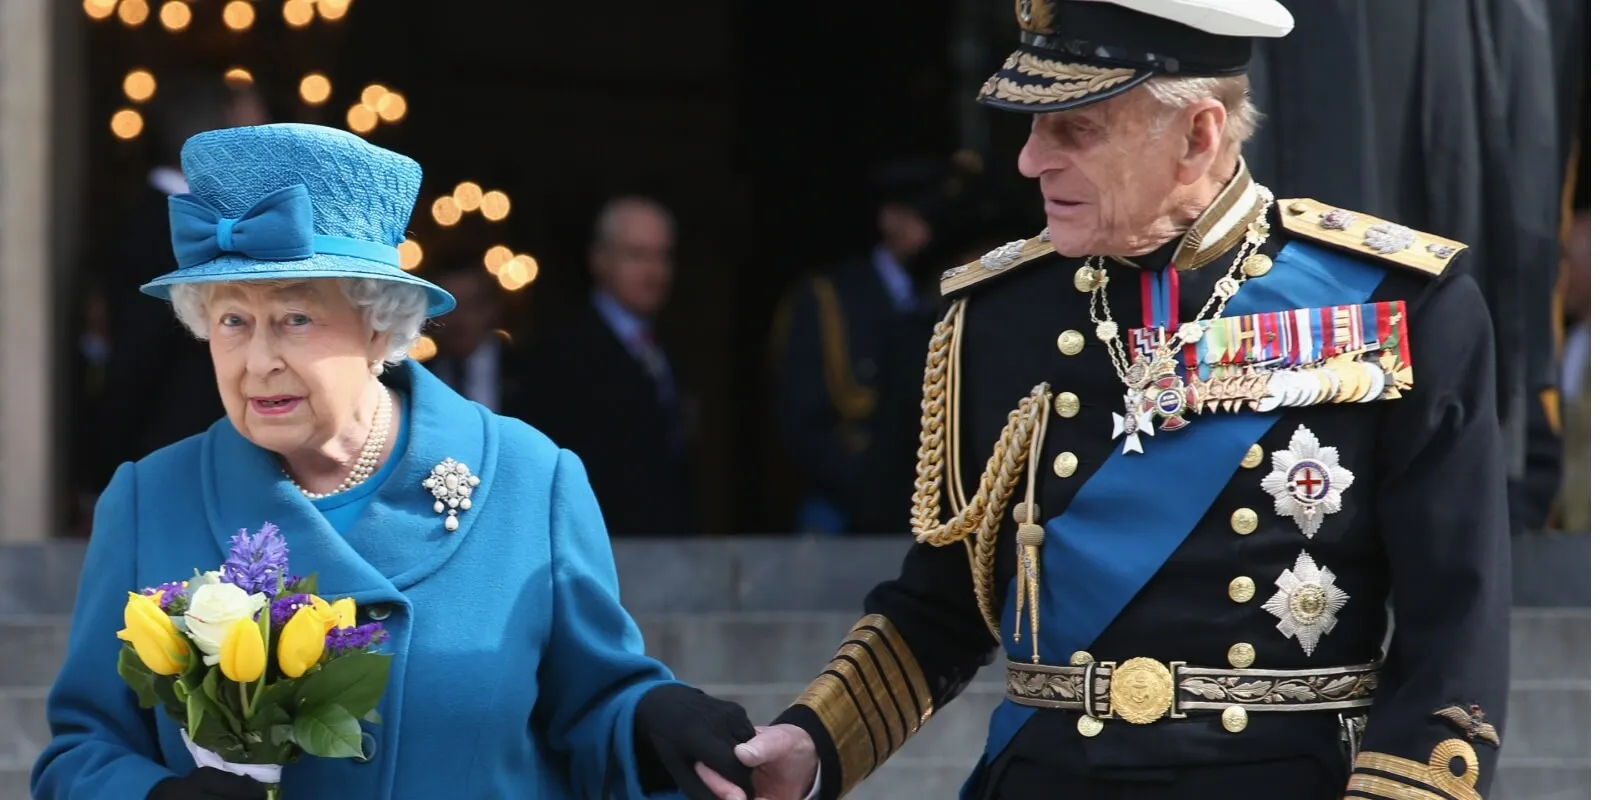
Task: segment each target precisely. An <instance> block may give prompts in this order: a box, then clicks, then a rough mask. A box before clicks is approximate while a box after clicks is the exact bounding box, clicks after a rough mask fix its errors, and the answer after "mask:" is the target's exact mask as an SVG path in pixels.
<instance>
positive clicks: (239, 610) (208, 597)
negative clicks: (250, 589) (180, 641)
mask: <svg viewBox="0 0 1600 800" xmlns="http://www.w3.org/2000/svg"><path fill="white" fill-rule="evenodd" d="M266 604H267V596H266V595H264V594H261V593H260V592H257V593H255V594H245V592H244V590H243V589H240V588H239V587H237V586H234V585H233V584H231V583H207V584H205V585H203V586H201V587H200V588H198V589H194V590H193V591H192V592H191V593H190V594H189V610H188V611H185V612H184V614H183V620H184V622H186V623H188V628H189V638H190V639H192V640H194V644H195V646H196V647H198V648H200V652H202V653H204V654H205V663H206V666H208V667H209V666H212V665H214V664H216V663H217V661H218V660H220V659H219V657H218V656H217V653H218V652H220V651H221V650H222V637H223V636H225V635H227V633H228V628H229V626H231V625H233V623H235V622H238V621H239V620H241V619H247V618H250V617H254V616H255V614H256V612H257V611H260V610H261V607H262V606H264V605H266Z"/></svg>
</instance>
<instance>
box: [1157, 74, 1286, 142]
mask: <svg viewBox="0 0 1600 800" xmlns="http://www.w3.org/2000/svg"><path fill="white" fill-rule="evenodd" d="M1143 88H1144V90H1145V91H1146V92H1148V93H1149V94H1150V96H1151V97H1152V98H1154V99H1155V101H1156V102H1157V103H1158V104H1160V105H1161V106H1163V107H1164V108H1167V109H1171V110H1173V111H1176V110H1178V109H1181V108H1184V107H1185V106H1187V105H1189V104H1190V103H1194V102H1197V101H1200V100H1210V99H1215V100H1217V101H1218V102H1220V103H1222V108H1223V110H1224V111H1226V112H1227V115H1228V120H1227V122H1226V123H1224V124H1223V129H1222V144H1223V146H1224V148H1227V147H1230V146H1238V145H1243V144H1244V143H1245V142H1248V141H1250V137H1252V136H1254V135H1255V133H1256V125H1257V124H1259V122H1260V120H1261V112H1259V111H1257V110H1256V106H1255V103H1252V102H1251V101H1250V78H1249V76H1247V75H1233V76H1229V77H1225V78H1173V77H1166V76H1159V77H1155V78H1151V79H1150V80H1148V81H1146V82H1145V83H1144V87H1143ZM1165 123H1166V118H1165V117H1164V118H1163V119H1162V121H1161V122H1160V123H1159V124H1162V125H1164V124H1165Z"/></svg>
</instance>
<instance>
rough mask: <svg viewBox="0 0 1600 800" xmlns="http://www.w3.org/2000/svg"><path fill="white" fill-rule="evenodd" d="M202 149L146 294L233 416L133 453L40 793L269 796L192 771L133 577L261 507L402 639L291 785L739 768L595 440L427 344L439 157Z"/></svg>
mask: <svg viewBox="0 0 1600 800" xmlns="http://www.w3.org/2000/svg"><path fill="white" fill-rule="evenodd" d="M183 168H184V171H185V173H186V175H187V177H188V179H189V182H190V185H191V186H192V187H193V195H190V196H184V197H178V198H174V199H173V201H172V213H171V218H172V238H173V246H174V251H175V253H176V255H177V260H178V265H179V269H178V270H177V271H175V272H173V273H170V274H168V275H166V276H163V277H161V278H159V279H158V280H156V281H154V282H152V283H151V284H149V285H148V286H146V287H144V291H145V292H146V293H147V294H150V295H154V296H156V297H162V298H167V299H170V301H171V303H172V306H173V308H174V309H175V311H176V313H177V316H178V318H179V319H180V320H181V321H182V323H183V324H184V325H185V326H187V327H188V328H189V329H190V330H191V331H193V332H194V334H195V335H196V336H198V337H200V338H201V339H204V340H206V341H208V342H209V343H210V350H211V356H212V359H213V362H214V364H215V368H216V377H217V388H218V390H219V391H220V392H221V396H222V400H223V405H224V407H225V408H226V409H227V418H226V419H223V420H221V421H219V422H217V423H216V424H215V425H213V426H212V427H211V429H210V430H209V431H207V432H206V433H204V434H202V435H199V436H196V437H193V438H191V439H188V440H185V441H182V442H179V443H177V444H175V445H172V446H170V447H167V448H165V449H163V450H160V451H158V452H155V453H152V454H151V455H149V456H148V457H146V458H144V459H142V460H140V461H139V462H137V463H132V464H124V465H122V467H121V468H120V469H118V471H117V473H116V475H115V477H114V478H113V479H112V481H111V484H110V486H109V487H108V488H107V489H106V491H105V493H104V495H103V497H102V499H101V500H100V505H99V508H98V510H97V513H96V514H95V529H94V535H93V538H92V539H91V541H90V545H89V552H88V556H87V559H86V562H85V564H84V569H83V577H82V584H81V587H80V589H79V594H78V601H77V612H76V617H75V619H74V620H73V626H72V632H71V637H70V640H69V643H68V653H67V660H66V664H65V666H64V667H63V669H62V671H61V674H60V676H59V677H58V679H57V682H56V684H55V686H54V688H53V689H52V691H51V693H50V697H49V701H48V714H49V721H50V727H51V732H52V735H53V738H52V740H51V741H50V743H49V745H48V747H46V749H45V751H44V753H43V755H42V756H41V757H40V759H39V761H38V763H37V765H36V766H35V768H34V771H33V793H34V796H35V797H38V798H43V799H44V800H53V799H55V798H61V799H62V800H65V799H66V798H91V797H93V798H113V797H115V798H154V799H156V800H187V799H188V798H224V797H228V798H232V797H239V798H247V797H258V796H262V789H261V787H259V786H257V785H256V784H254V783H253V782H251V781H249V780H248V779H245V778H239V777H236V776H233V775H229V774H227V773H223V772H218V771H216V770H212V769H209V768H205V769H195V762H194V759H193V758H192V757H191V753H190V751H189V750H188V749H187V746H186V744H185V742H184V738H183V736H182V733H181V731H180V730H179V728H178V727H177V726H176V725H174V724H173V722H172V721H171V720H170V719H168V718H167V717H166V715H165V714H158V713H153V712H150V711H145V710H141V708H140V707H139V705H138V704H137V702H136V700H135V697H134V695H133V693H132V692H131V691H130V690H129V689H128V688H127V687H126V686H125V685H124V684H123V683H122V682H121V681H119V680H118V679H117V676H116V668H117V666H116V665H117V652H118V647H119V645H120V642H119V641H118V640H117V629H118V627H119V626H120V623H121V616H120V615H121V610H122V606H123V599H124V598H125V596H126V593H127V592H128V591H129V590H131V589H136V588H138V587H142V586H149V585H155V584H157V583H159V582H161V581H164V580H170V579H171V577H172V576H174V575H183V574H188V573H189V571H190V570H191V569H193V568H194V567H196V566H203V565H206V564H218V563H221V561H222V558H223V554H224V553H226V551H227V550H228V541H229V536H230V535H231V534H232V533H233V532H235V531H237V530H239V529H240V528H244V527H251V528H253V527H255V526H258V525H260V524H261V522H262V521H264V520H270V521H271V522H273V523H274V524H276V525H278V526H279V527H280V528H281V529H282V531H283V532H284V535H285V537H286V539H287V544H288V546H289V548H290V550H291V551H292V554H293V556H292V557H293V566H294V568H295V570H296V571H297V572H301V573H311V572H315V573H316V574H317V575H318V576H319V580H320V588H321V590H322V591H323V592H324V593H326V594H329V595H339V596H346V595H348V596H351V597H353V598H354V599H355V600H356V602H357V604H358V606H359V608H360V614H361V616H362V618H363V619H365V620H382V621H383V623H384V626H385V628H386V630H387V631H388V633H389V636H390V641H389V645H388V646H389V647H390V648H391V649H392V652H393V660H392V666H391V675H390V680H389V685H388V689H387V692H386V694H385V697H384V700H383V703H382V705H381V706H380V707H379V712H380V714H381V717H382V719H383V723H382V724H381V725H379V726H376V727H371V728H367V729H366V730H367V731H368V733H367V735H366V736H364V737H363V740H364V744H365V745H366V747H365V748H364V749H365V752H364V754H363V757H362V758H360V759H354V760H352V759H320V758H308V759H303V760H301V761H299V762H297V763H295V764H293V765H290V766H288V767H287V768H285V769H284V771H283V784H282V788H283V793H284V796H285V797H288V798H293V800H316V799H317V798H339V800H346V799H347V798H351V799H353V798H395V799H396V800H405V799H409V798H416V799H417V800H435V799H436V798H441V797H460V798H479V797H494V798H568V797H572V798H579V797H581V798H613V797H627V798H642V797H646V796H654V795H657V794H669V795H670V794H671V793H672V792H674V791H679V790H681V791H682V792H683V793H684V794H686V795H688V796H689V797H691V798H706V799H707V800H709V798H711V797H712V795H711V794H710V793H709V791H708V790H707V789H706V788H705V786H704V784H703V783H701V782H700V780H699V779H698V778H697V777H696V772H695V769H696V765H697V764H700V765H701V767H700V768H701V769H705V768H707V767H710V768H712V769H716V770H718V771H719V772H721V773H722V774H724V775H734V774H739V773H740V771H741V770H742V767H740V766H739V765H738V764H737V762H732V761H731V758H732V753H733V744H734V743H736V742H737V741H741V740H742V739H743V738H744V737H747V736H749V735H753V733H754V731H753V729H752V728H751V727H750V723H749V720H748V719H746V717H745V715H744V712H743V711H742V710H741V709H740V708H739V707H737V706H735V705H733V704H729V703H724V702H722V701H718V700H714V699H712V698H709V697H707V696H705V695H703V694H701V693H699V692H698V691H696V690H694V689H692V688H690V687H688V686H684V685H682V684H680V683H677V682H675V681H674V680H673V678H672V676H671V674H670V673H669V672H668V670H667V669H666V668H665V667H663V666H662V665H661V664H660V663H658V662H656V661H655V660H652V659H651V658H648V657H646V656H645V655H644V653H643V652H642V644H641V637H640V634H639V631H638V628H637V627H636V626H635V624H634V622H633V620H632V619H631V618H630V617H629V616H628V614H627V612H626V611H624V609H623V607H622V605H621V604H620V602H619V600H618V595H617V583H616V574H615V567H614V565H613V563H612V560H611V551H610V548H609V545H608V539H607V536H606V531H605V529H604V526H603V523H602V520H601V515H600V509H599V508H598V506H597V504H596V502H595V499H594V495H593V493H592V492H591V491H590V488H589V484H588V482H587V480H586V478H585V473H584V468H583V466H582V464H580V463H579V461H578V459H577V458H576V457H575V456H574V455H573V454H572V453H570V452H567V451H564V450H561V449H559V448H558V447H557V446H556V445H555V444H553V443H551V441H550V440H549V439H547V438H545V437H544V436H543V435H541V434H540V433H538V432H537V431H535V430H534V429H532V428H530V427H528V426H527V425H524V424H522V423H520V422H517V421H515V420H511V419H507V418H504V417H499V416H496V415H494V414H492V413H490V412H489V411H487V410H485V409H484V408H482V407H481V406H478V405H475V404H473V403H471V402H469V401H467V400H465V399H463V398H461V397H460V396H458V395H456V394H454V393H453V392H451V391H450V389H448V388H446V387H445V386H444V385H443V384H441V383H440V382H439V381H437V380H435V379H434V378H433V377H431V376H430V375H429V373H428V372H427V371H426V370H425V369H423V368H421V367H420V366H419V365H417V364H416V363H415V362H413V361H408V360H406V353H407V352H408V350H409V348H410V345H411V344H412V342H413V340H415V339H416V338H417V336H418V335H419V331H420V330H421V327H422V325H423V323H424V321H425V320H427V319H428V318H430V317H435V316H438V315H440V314H443V313H445V312H447V311H449V310H450V309H451V308H452V307H453V306H454V300H453V299H452V298H451V297H450V296H449V295H448V294H447V293H445V292H444V291H443V290H441V289H439V288H438V287H435V286H433V285H431V284H429V283H427V282H425V281H423V280H420V279H418V278H416V277H413V276H411V275H408V274H406V273H405V272H403V271H401V270H400V268H399V263H400V262H399V257H398V254H397V250H396V245H397V244H399V243H400V242H401V241H402V239H403V236H404V233H403V232H404V228H405V225H406V222H407V221H408V219H409V218H410V214H411V210H412V206H413V204H414V202H415V200H416V196H417V192H418V189H419V186H420V183H421V177H422V176H421V170H420V168H419V167H418V165H417V164H416V163H415V162H414V161H412V160H410V159H408V158H405V157H403V156H400V155H397V154H394V153H390V152H387V151H385V150H382V149H379V148H377V147H374V146H372V145H370V144H367V143H366V142H365V141H363V140H361V139H360V138H358V137H356V136H353V135H350V134H347V133H344V132H341V131H336V130H330V129H326V128H320V127H313V126H305V125H271V126H264V127H257V128H242V129H234V130H228V131H216V132H211V133H206V134H202V135H200V136H197V137H195V138H194V139H192V140H190V142H189V143H188V144H187V145H186V146H185V148H184V151H183ZM552 391H559V387H552ZM135 402H137V400H135ZM441 464H444V465H448V466H449V468H450V469H455V470H459V469H460V467H458V466H457V465H464V467H465V469H466V470H468V471H469V473H470V475H472V476H475V477H477V479H478V483H477V485H476V489H475V491H474V492H473V494H472V495H471V503H470V504H466V503H463V504H461V506H460V509H447V510H446V511H445V512H444V513H441V512H438V511H436V509H435V498H434V496H433V494H432V493H431V492H430V490H429V489H427V488H424V486H423V481H424V479H425V478H426V477H427V476H428V475H429V474H430V473H431V472H432V471H433V470H434V469H435V467H436V465H441ZM741 780H743V781H744V785H745V786H748V773H747V772H745V773H744V774H743V776H742V778H741ZM747 796H748V795H747Z"/></svg>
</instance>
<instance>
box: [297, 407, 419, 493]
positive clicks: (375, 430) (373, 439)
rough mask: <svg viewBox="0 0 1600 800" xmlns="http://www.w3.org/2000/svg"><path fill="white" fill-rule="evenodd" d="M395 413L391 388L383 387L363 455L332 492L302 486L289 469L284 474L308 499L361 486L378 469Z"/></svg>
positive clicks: (362, 449)
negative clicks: (381, 398) (379, 457)
mask: <svg viewBox="0 0 1600 800" xmlns="http://www.w3.org/2000/svg"><path fill="white" fill-rule="evenodd" d="M393 413H394V401H393V400H392V399H391V398H390V397H389V390H388V389H383V400H382V401H380V402H379V404H378V413H377V415H376V416H374V417H373V419H372V429H371V430H369V431H367V442H366V444H364V445H362V446H361V455H360V456H358V457H357V458H356V463H355V464H354V465H353V466H351V467H350V474H349V475H346V476H345V478H344V481H343V482H341V483H340V484H339V488H337V489H334V490H333V491H331V492H312V491H308V490H307V489H306V487H304V486H301V485H300V482H299V481H297V480H295V479H294V476H293V475H290V474H289V471H288V470H287V469H286V470H284V471H283V474H284V476H285V477H287V478H288V479H289V482H290V483H293V484H294V488H296V489H299V490H300V493H301V494H303V495H305V496H306V499H308V500H321V499H322V498H324V497H332V496H333V495H336V494H338V493H340V492H345V491H349V490H351V489H354V488H355V487H357V486H360V485H361V484H362V483H365V482H366V480H367V479H368V478H370V477H372V473H373V472H375V471H377V469H378V456H380V455H382V454H383V448H384V445H386V444H388V443H389V424H390V422H391V421H392V418H393Z"/></svg>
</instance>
